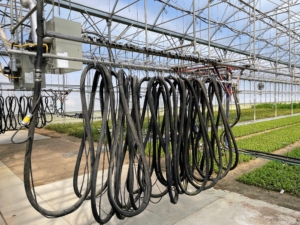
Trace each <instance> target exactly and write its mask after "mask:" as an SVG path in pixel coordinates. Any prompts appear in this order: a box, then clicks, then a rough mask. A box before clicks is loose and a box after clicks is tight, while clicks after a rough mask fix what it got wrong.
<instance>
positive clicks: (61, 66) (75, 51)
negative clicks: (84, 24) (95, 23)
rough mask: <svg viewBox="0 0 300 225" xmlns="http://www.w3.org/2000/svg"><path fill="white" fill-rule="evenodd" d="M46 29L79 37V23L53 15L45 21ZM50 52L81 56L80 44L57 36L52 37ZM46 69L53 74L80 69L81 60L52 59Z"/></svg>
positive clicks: (60, 54)
mask: <svg viewBox="0 0 300 225" xmlns="http://www.w3.org/2000/svg"><path fill="white" fill-rule="evenodd" d="M46 29H47V31H53V32H56V33H60V34H66V35H71V36H75V37H81V24H80V23H78V22H74V21H70V20H66V19H62V18H57V17H54V18H52V19H51V20H49V21H47V22H46ZM50 53H51V54H55V55H59V56H68V57H76V58H82V44H81V43H79V42H75V41H69V40H64V39H59V38H53V42H52V45H50ZM47 69H48V71H49V72H50V73H53V74H65V73H69V72H74V71H79V70H82V62H76V61H68V60H62V59H53V60H50V61H49V64H48V68H47Z"/></svg>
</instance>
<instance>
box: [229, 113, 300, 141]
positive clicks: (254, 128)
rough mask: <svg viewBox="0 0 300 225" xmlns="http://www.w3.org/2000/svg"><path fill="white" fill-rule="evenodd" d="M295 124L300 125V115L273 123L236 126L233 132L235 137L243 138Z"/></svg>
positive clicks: (265, 122)
mask: <svg viewBox="0 0 300 225" xmlns="http://www.w3.org/2000/svg"><path fill="white" fill-rule="evenodd" d="M295 123H300V115H297V116H290V117H285V118H280V119H276V120H272V121H264V122H257V123H251V124H247V125H242V126H235V127H233V128H232V131H233V133H234V136H235V137H242V136H246V135H250V134H255V133H259V132H263V131H266V130H271V129H275V128H278V127H283V126H287V125H291V124H295Z"/></svg>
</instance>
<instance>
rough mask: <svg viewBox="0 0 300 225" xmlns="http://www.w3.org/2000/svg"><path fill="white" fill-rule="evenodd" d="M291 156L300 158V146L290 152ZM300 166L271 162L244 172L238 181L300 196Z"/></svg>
mask: <svg viewBox="0 0 300 225" xmlns="http://www.w3.org/2000/svg"><path fill="white" fill-rule="evenodd" d="M286 155H287V154H286ZM288 156H289V157H294V158H300V148H296V149H294V150H293V151H291V152H289V153H288ZM299 174H300V166H296V165H285V164H282V163H280V162H275V161H272V162H269V163H267V164H266V165H264V166H263V167H261V168H257V169H255V170H253V171H252V172H250V173H246V174H243V175H242V176H240V177H239V178H237V180H238V181H240V182H243V183H245V184H248V185H253V186H257V187H261V188H265V189H268V190H273V191H281V190H282V189H283V190H284V191H285V192H288V193H290V194H294V195H296V196H298V197H300V176H299Z"/></svg>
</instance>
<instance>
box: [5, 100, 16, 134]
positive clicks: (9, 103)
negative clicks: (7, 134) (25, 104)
mask: <svg viewBox="0 0 300 225" xmlns="http://www.w3.org/2000/svg"><path fill="white" fill-rule="evenodd" d="M18 105H19V102H18V98H17V97H16V96H7V97H6V99H5V107H6V112H7V114H6V116H5V123H6V130H16V129H17V126H18V122H17V118H16V115H15V113H16V112H17V111H16V110H17V109H18V108H17V107H18Z"/></svg>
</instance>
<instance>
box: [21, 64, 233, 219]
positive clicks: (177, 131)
mask: <svg viewBox="0 0 300 225" xmlns="http://www.w3.org/2000/svg"><path fill="white" fill-rule="evenodd" d="M91 70H94V71H95V74H94V78H93V83H92V90H91V93H90V99H89V100H87V99H86V93H85V82H86V76H87V73H88V72H89V71H91ZM143 88H144V89H145V90H146V91H145V95H144V99H143V101H141V97H140V96H142V92H143V90H142V89H143ZM97 92H99V99H100V113H101V117H102V124H101V127H100V128H99V135H98V138H97V140H98V143H97V147H96V149H95V148H94V139H95V137H94V136H93V133H92V119H91V116H92V113H93V110H94V106H95V99H96V98H95V97H96V95H97ZM80 93H81V101H82V116H83V122H84V135H83V137H82V141H81V145H80V148H79V152H78V158H77V162H76V165H75V170H74V176H73V187H74V193H75V194H76V195H77V197H78V198H79V199H78V201H77V202H76V204H74V205H73V206H70V207H69V208H67V209H65V210H60V211H49V210H46V209H44V208H42V207H41V206H40V205H39V204H38V203H37V201H36V198H35V193H34V185H33V182H32V181H33V178H32V175H31V160H30V154H31V151H32V146H28V147H27V153H26V158H25V169H24V180H25V181H26V182H25V183H26V185H25V187H26V193H27V196H28V198H29V201H30V202H31V204H32V205H33V207H34V208H35V209H36V210H37V211H39V212H40V213H41V214H43V215H45V216H50V217H58V216H63V215H65V214H68V213H71V212H72V211H74V210H76V209H77V208H78V207H79V206H80V205H81V204H82V202H83V201H84V200H87V199H90V200H91V208H92V212H93V215H94V218H95V220H96V221H97V222H98V223H100V224H104V223H107V222H108V221H109V220H110V219H111V218H112V217H113V216H114V215H116V216H117V217H118V218H119V219H124V218H125V217H132V216H136V215H138V214H139V213H141V212H142V211H143V210H145V208H146V207H147V205H148V204H149V202H150V200H151V198H153V199H154V198H162V197H163V196H164V195H166V194H168V195H169V198H170V202H171V203H173V204H176V203H177V202H178V200H179V196H180V195H181V194H187V195H196V194H199V193H200V192H201V191H203V190H205V189H208V188H211V187H213V186H214V185H215V184H216V183H217V182H218V180H220V179H222V178H223V177H224V176H225V175H226V174H227V173H228V171H229V170H230V169H233V168H234V167H235V166H236V164H237V161H238V152H237V147H236V143H235V140H234V136H233V134H232V131H231V126H230V124H229V122H228V120H227V117H226V115H225V112H224V109H223V107H222V85H221V84H220V83H219V82H217V80H216V79H215V78H214V77H210V78H209V79H205V80H202V81H201V80H199V79H196V78H192V79H187V78H176V77H172V76H169V77H160V76H159V77H151V78H143V79H140V80H139V79H138V78H137V77H135V76H127V75H126V74H125V72H124V71H123V70H119V71H118V72H117V73H116V72H114V71H111V72H109V70H108V69H107V68H106V67H105V66H103V65H100V64H89V65H88V66H87V67H86V68H85V69H84V70H83V71H82V76H81V81H80ZM214 98H216V100H217V103H218V108H217V110H216V109H215V108H214V107H213V105H212V102H213V101H214ZM43 102H45V101H43ZM40 107H43V108H44V111H46V110H45V109H46V108H47V107H45V106H43V104H41V105H40ZM35 116H36V117H37V116H38V115H37V113H36V115H35ZM220 127H223V129H224V138H225V140H226V141H227V146H226V148H223V147H222V145H221V143H220V137H219V134H218V132H219V129H220ZM209 128H210V131H209ZM31 129H34V127H32V126H31ZM29 142H31V139H30V140H29ZM29 147H31V149H30V148H29ZM82 170H83V171H84V175H83V181H82V182H79V175H80V171H82ZM124 175H125V176H124ZM25 178H26V179H25ZM158 183H159V184H160V187H161V189H160V191H159V192H158V193H157V191H154V188H153V186H155V185H158ZM84 185H85V188H84ZM108 203H109V204H108Z"/></svg>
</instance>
